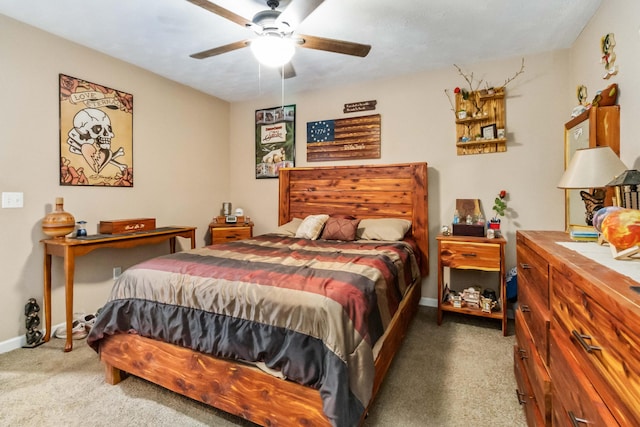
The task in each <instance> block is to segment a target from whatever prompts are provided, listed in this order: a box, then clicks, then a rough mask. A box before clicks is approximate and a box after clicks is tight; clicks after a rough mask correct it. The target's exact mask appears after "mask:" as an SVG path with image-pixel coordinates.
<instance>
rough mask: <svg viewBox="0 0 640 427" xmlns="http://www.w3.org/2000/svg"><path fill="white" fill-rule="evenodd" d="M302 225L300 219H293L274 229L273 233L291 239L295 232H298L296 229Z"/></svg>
mask: <svg viewBox="0 0 640 427" xmlns="http://www.w3.org/2000/svg"><path fill="white" fill-rule="evenodd" d="M300 224H302V218H293V219H292V220H291V221H289V222H288V223H286V224H282V225H281V226H280V227H278V228H276V231H274V233H276V234H282V235H285V236H287V237H293V236H295V235H296V231H298V227H300Z"/></svg>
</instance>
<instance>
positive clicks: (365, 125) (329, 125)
mask: <svg viewBox="0 0 640 427" xmlns="http://www.w3.org/2000/svg"><path fill="white" fill-rule="evenodd" d="M380 122H381V119H380V114H374V115H371V116H361V117H352V118H346V119H336V120H320V121H317V122H307V161H308V162H320V161H325V160H350V159H379V158H380Z"/></svg>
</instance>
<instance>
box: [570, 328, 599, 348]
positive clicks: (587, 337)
mask: <svg viewBox="0 0 640 427" xmlns="http://www.w3.org/2000/svg"><path fill="white" fill-rule="evenodd" d="M571 333H572V334H573V336H574V337H575V338H576V339H577V340H578V342H579V343H580V345H581V346H582V348H584V351H586V352H587V353H593V351H594V350H602V347H598V346H597V345H591V344H587V342H586V341H585V340H590V339H592V338H591V336H590V335H584V334H581V333H579V332H578V331H576V330H575V329H574V330H573V331H571Z"/></svg>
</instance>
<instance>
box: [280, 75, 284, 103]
mask: <svg viewBox="0 0 640 427" xmlns="http://www.w3.org/2000/svg"><path fill="white" fill-rule="evenodd" d="M280 71H281V73H280V91H281V94H280V96H281V100H280V106H281V107H282V111H284V65H283V66H282V69H281V70H280Z"/></svg>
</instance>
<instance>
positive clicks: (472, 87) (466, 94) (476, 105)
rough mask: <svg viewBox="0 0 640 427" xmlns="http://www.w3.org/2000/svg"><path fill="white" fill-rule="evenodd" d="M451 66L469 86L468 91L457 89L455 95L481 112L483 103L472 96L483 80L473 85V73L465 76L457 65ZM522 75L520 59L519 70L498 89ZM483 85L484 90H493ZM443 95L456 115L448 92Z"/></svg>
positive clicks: (486, 84)
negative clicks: (460, 96) (459, 95)
mask: <svg viewBox="0 0 640 427" xmlns="http://www.w3.org/2000/svg"><path fill="white" fill-rule="evenodd" d="M453 66H454V67H456V69H457V70H458V73H459V74H460V75H461V76H462V77H463V78H464V79H465V81H466V82H467V84H468V85H469V89H468V90H467V89H459V90H457V91H456V93H457V92H460V93H461V95H462V97H463V99H464V100H466V101H469V102H471V103H472V104H473V107H474V108H475V110H476V113H478V112H480V111H482V107H483V106H484V103H485V101H482V103H480V102H479V99H478V97H476V96H473V92H478V89H479V88H480V85H481V84H482V82H483V81H484V80H482V79H480V80H478V81H477V82H475V83H474V76H473V72H472V73H471V74H465V73H464V71H462V68H460V67H459V66H458V65H456V64H453ZM522 73H524V58H522V64H521V65H520V70H518V71H517V72H516V73H515V74H514V75H513V77H510V78H508V79H506V80H505V81H504V84H503V85H502V87H500V88H499V89H504V88H505V87H506V86H507V85H508V84H509V83H511V82H512V81H513V80H515V79H516V77H518V76H519V75H520V74H522ZM484 84H485V88H486V90H491V89H493V87H492V86H490V85H489V83H488V82H484ZM457 89H458V88H457ZM444 93H445V95H447V98H448V99H449V104H450V105H451V111H453V113H454V114H455V113H456V108H455V104H454V103H453V100H452V99H451V95H450V94H449V90H448V89H445V90H444Z"/></svg>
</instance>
